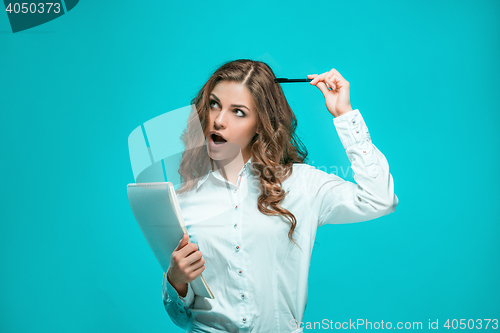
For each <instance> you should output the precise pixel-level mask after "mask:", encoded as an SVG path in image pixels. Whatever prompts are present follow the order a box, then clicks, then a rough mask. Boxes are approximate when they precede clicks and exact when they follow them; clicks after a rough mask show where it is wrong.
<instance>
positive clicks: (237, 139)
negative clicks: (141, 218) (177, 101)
mask: <svg viewBox="0 0 500 333" xmlns="http://www.w3.org/2000/svg"><path fill="white" fill-rule="evenodd" d="M308 78H311V79H313V80H312V81H311V82H310V84H311V85H313V86H316V87H317V88H319V90H320V91H321V92H322V93H323V95H324V97H325V101H326V107H327V109H328V111H329V112H330V114H331V115H332V116H333V117H334V118H333V124H334V126H335V128H336V131H337V133H338V135H339V137H340V140H341V142H342V145H343V147H344V148H345V150H346V153H347V156H348V158H349V160H350V162H351V164H352V169H353V171H354V172H355V176H354V178H355V180H356V183H352V182H348V181H345V180H343V179H342V178H340V177H338V176H336V175H334V174H328V173H326V172H324V171H321V170H318V169H316V168H314V167H312V166H310V165H308V164H307V163H304V161H306V160H307V158H306V157H307V151H306V149H305V148H302V147H301V146H302V143H301V141H300V139H299V138H297V137H296V136H295V128H296V126H297V121H296V118H295V115H294V113H293V111H292V109H291V108H290V106H289V105H288V103H287V100H286V98H285V95H284V93H283V91H282V89H281V86H280V84H279V83H276V82H275V75H274V73H273V71H272V70H271V68H270V67H269V66H268V65H266V64H265V63H263V62H259V61H252V60H247V59H242V60H236V61H232V62H229V63H226V64H224V65H223V66H221V67H220V68H219V69H217V70H216V71H215V73H214V74H213V75H212V76H211V77H210V79H209V80H208V81H207V82H206V83H205V85H204V86H203V88H202V89H201V90H200V91H199V93H198V95H197V97H196V98H194V99H193V101H192V104H194V105H195V106H196V112H195V113H194V116H192V117H191V118H190V119H189V122H188V126H187V130H186V131H185V132H184V134H183V137H182V139H183V141H184V143H185V145H186V150H185V152H184V153H183V155H182V161H181V166H180V169H179V173H180V175H181V177H182V179H183V186H182V187H181V188H180V189H179V190H178V199H179V204H180V207H181V210H182V214H183V217H184V220H185V223H186V227H187V229H188V233H189V238H191V242H188V237H187V235H184V238H183V239H181V240H180V242H179V245H178V246H177V248H176V249H175V251H174V252H173V253H172V256H171V263H170V267H169V269H168V271H167V272H165V273H164V278H163V302H164V306H165V309H166V311H167V312H168V314H169V316H170V318H171V319H172V321H173V322H174V323H175V324H176V325H177V326H179V327H181V328H184V329H186V330H188V331H189V332H273V333H274V332H302V328H301V327H300V323H301V322H302V319H303V315H304V311H305V308H306V303H307V291H308V274H309V264H310V259H311V253H312V249H313V244H314V239H315V236H316V229H317V228H318V227H319V226H322V225H325V224H337V223H353V222H362V221H368V220H372V219H374V218H377V217H380V216H383V215H387V214H389V213H391V212H393V211H394V210H395V208H396V206H397V204H398V198H397V196H396V195H395V194H394V183H393V179H392V176H391V174H390V173H389V165H388V163H387V160H386V158H385V157H384V155H383V154H382V153H381V152H380V151H379V150H378V149H377V148H376V147H375V145H373V143H372V142H371V139H370V135H369V133H368V129H367V127H366V125H365V123H364V121H363V118H362V117H361V114H360V112H359V110H357V109H355V110H353V109H352V108H351V103H350V99H349V82H348V81H347V80H346V79H344V78H343V77H342V75H340V73H339V72H338V71H337V70H335V69H332V70H331V71H329V72H325V73H323V74H320V75H317V74H312V75H308ZM200 124H201V129H202V131H199V130H198V132H197V131H196V130H195V128H198V129H199V128H200ZM196 125H197V126H196ZM197 133H200V134H199V135H198V134H197ZM306 162H307V161H306ZM205 262H206V263H207V266H206V267H205ZM202 272H203V276H204V278H205V280H206V281H207V283H208V285H209V287H210V289H211V291H212V292H213V294H214V296H215V298H214V299H209V298H205V297H200V296H195V295H194V294H193V291H192V290H191V286H190V285H189V284H188V283H189V282H191V281H192V280H194V279H195V278H196V277H197V276H198V275H200V274H201V273H202ZM322 279H323V277H317V281H323V280H322Z"/></svg>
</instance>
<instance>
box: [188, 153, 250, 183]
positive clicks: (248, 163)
mask: <svg viewBox="0 0 500 333" xmlns="http://www.w3.org/2000/svg"><path fill="white" fill-rule="evenodd" d="M251 163H252V157H250V158H249V159H248V161H247V162H246V163H245V164H244V165H243V167H242V168H241V170H240V172H239V173H238V176H239V175H240V174H241V173H242V172H243V170H244V169H245V167H246V168H247V169H248V170H249V171H251V170H252V168H251V167H250V164H251ZM215 172H217V173H219V174H220V172H219V171H218V170H217V171H212V170H209V171H208V173H207V174H206V175H205V176H204V177H203V178H202V179H200V180H199V181H198V184H197V185H196V190H198V189H199V188H200V186H201V185H203V183H205V182H206V181H207V179H208V177H209V176H210V175H211V174H212V173H215ZM212 177H215V176H213V175H212Z"/></svg>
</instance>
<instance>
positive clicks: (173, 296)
mask: <svg viewBox="0 0 500 333" xmlns="http://www.w3.org/2000/svg"><path fill="white" fill-rule="evenodd" d="M168 298H170V300H171V301H173V302H175V304H177V306H179V307H181V308H188V307H190V306H191V305H192V304H193V302H194V291H193V289H192V288H191V284H190V283H188V291H187V294H186V297H182V296H179V294H178V293H177V290H175V288H174V287H173V286H172V284H171V283H170V282H169V281H168V279H167V273H166V272H164V273H163V300H164V301H167V299H168Z"/></svg>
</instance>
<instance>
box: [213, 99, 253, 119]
mask: <svg viewBox="0 0 500 333" xmlns="http://www.w3.org/2000/svg"><path fill="white" fill-rule="evenodd" d="M213 104H217V106H218V105H219V104H218V103H217V101H215V100H213V99H211V100H210V107H211V108H213V107H214V106H213ZM235 112H236V113H238V112H241V115H239V116H238V117H245V116H246V115H245V112H243V111H241V110H240V109H236V110H235Z"/></svg>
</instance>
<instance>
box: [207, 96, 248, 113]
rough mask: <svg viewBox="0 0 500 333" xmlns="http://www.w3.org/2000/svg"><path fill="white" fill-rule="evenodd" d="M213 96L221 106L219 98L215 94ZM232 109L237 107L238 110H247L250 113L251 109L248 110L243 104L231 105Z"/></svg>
mask: <svg viewBox="0 0 500 333" xmlns="http://www.w3.org/2000/svg"><path fill="white" fill-rule="evenodd" d="M211 96H212V97H213V98H214V99H215V100H216V101H217V102H218V103H219V104H221V102H220V100H219V99H218V98H217V96H215V95H214V94H211ZM231 106H232V107H237V108H246V109H247V110H248V111H250V109H249V108H247V107H246V106H245V105H243V104H231Z"/></svg>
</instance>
